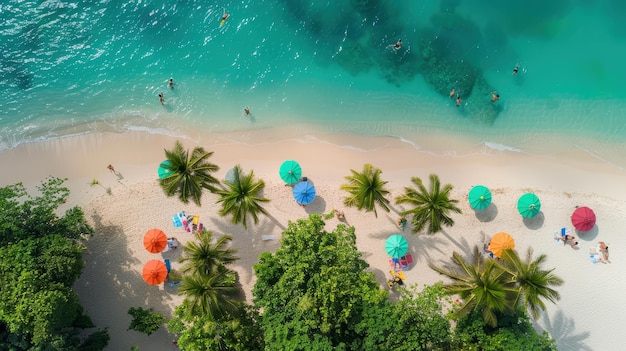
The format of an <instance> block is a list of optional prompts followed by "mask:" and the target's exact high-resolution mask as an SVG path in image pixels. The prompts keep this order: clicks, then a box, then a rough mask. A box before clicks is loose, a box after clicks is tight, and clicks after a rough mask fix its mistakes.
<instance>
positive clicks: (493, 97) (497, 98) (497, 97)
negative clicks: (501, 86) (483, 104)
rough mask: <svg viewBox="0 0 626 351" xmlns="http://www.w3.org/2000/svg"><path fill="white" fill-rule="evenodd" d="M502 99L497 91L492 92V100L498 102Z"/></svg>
mask: <svg viewBox="0 0 626 351" xmlns="http://www.w3.org/2000/svg"><path fill="white" fill-rule="evenodd" d="M498 100H500V94H498V93H496V92H495V91H492V92H491V102H496V101H498Z"/></svg>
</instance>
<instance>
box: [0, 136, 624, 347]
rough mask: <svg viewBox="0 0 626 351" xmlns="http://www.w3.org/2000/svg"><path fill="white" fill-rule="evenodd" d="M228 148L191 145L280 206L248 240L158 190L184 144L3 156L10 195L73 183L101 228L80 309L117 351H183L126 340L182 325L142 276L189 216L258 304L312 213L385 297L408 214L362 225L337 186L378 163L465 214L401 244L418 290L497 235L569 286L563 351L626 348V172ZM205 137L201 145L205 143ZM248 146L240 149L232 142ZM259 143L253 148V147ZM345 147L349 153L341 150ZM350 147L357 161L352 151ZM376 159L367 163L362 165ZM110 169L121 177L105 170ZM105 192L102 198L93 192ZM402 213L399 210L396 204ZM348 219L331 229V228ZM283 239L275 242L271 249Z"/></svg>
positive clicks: (82, 143)
mask: <svg viewBox="0 0 626 351" xmlns="http://www.w3.org/2000/svg"><path fill="white" fill-rule="evenodd" d="M238 133H239V134H238V135H237V137H236V138H234V137H233V138H230V136H229V135H227V134H221V135H219V136H217V135H210V134H201V135H198V137H197V138H196V140H197V141H192V140H182V142H183V144H184V145H185V146H186V147H189V148H193V147H195V146H203V147H205V149H206V150H207V151H213V152H214V155H213V156H212V157H211V159H210V160H211V162H213V163H215V164H217V165H219V166H220V168H221V169H220V171H219V172H218V174H217V176H218V177H219V178H222V179H223V177H224V175H225V173H226V172H227V171H228V169H230V168H231V167H233V166H234V165H236V164H239V165H241V166H242V167H243V169H244V171H249V170H251V169H252V170H254V172H255V175H256V176H257V177H260V178H262V179H263V180H264V181H265V182H266V188H265V192H264V196H265V197H267V198H269V199H270V200H271V202H270V203H269V204H268V205H267V207H266V209H267V210H268V211H269V213H270V214H271V217H270V218H266V217H262V218H261V221H260V223H259V224H258V225H253V224H251V225H249V227H248V230H244V229H243V227H242V226H240V225H232V224H231V223H230V221H229V219H225V218H221V217H220V216H219V215H218V214H217V212H218V206H216V205H215V204H214V202H215V200H216V196H215V195H212V194H209V193H207V194H206V195H205V196H204V197H203V203H202V207H201V208H198V207H196V206H194V205H183V204H182V203H180V202H179V200H178V199H177V198H175V197H173V198H167V197H166V196H165V195H164V194H163V191H162V190H161V188H160V187H159V185H158V182H157V180H156V179H157V167H158V165H159V163H160V162H161V161H162V160H163V159H164V154H163V149H164V148H171V147H172V146H173V144H174V141H175V140H176V139H175V138H173V137H167V136H161V135H152V134H148V133H144V132H126V133H123V134H109V133H107V134H88V135H82V136H75V137H68V138H62V139H57V140H52V141H46V142H40V143H31V144H24V145H21V146H19V147H17V148H15V149H12V150H5V151H2V152H0V163H1V164H4V165H15V166H14V167H5V168H4V169H3V173H2V176H1V179H2V184H1V185H2V186H5V185H8V184H12V183H15V182H18V181H22V182H24V183H25V184H26V185H27V186H28V187H29V188H30V187H31V186H34V185H37V184H38V183H39V181H41V180H42V179H44V178H45V177H46V176H49V175H52V176H58V177H63V178H68V179H69V181H68V183H67V185H68V186H69V187H70V189H71V190H72V194H71V197H70V199H69V201H68V203H67V204H66V205H64V206H74V205H79V206H81V207H83V208H84V210H85V213H86V217H87V218H88V220H89V222H90V223H91V224H92V225H93V226H94V227H95V229H96V234H95V235H94V236H93V237H92V238H91V239H90V240H89V241H88V243H87V246H88V250H87V252H86V254H85V256H84V257H85V260H86V267H85V269H84V271H83V275H82V276H81V278H80V279H79V280H78V281H77V283H76V289H77V291H78V293H79V295H80V299H81V303H82V304H83V305H84V306H85V308H86V312H87V313H88V314H89V315H90V316H91V317H92V319H93V321H94V322H95V324H96V325H97V326H98V327H101V328H103V327H107V328H108V329H109V333H110V335H111V341H110V344H109V347H108V348H107V350H115V351H117V350H129V349H130V347H131V346H132V345H139V347H140V349H141V350H169V349H171V350H175V349H176V347H175V346H173V345H172V343H171V341H172V340H173V338H174V336H173V335H170V334H168V332H167V331H166V330H165V328H161V329H159V330H158V331H157V332H156V333H154V334H152V335H151V336H145V335H143V334H140V333H138V332H135V331H127V328H128V325H129V323H130V320H131V318H130V316H129V315H128V314H127V310H128V309H129V308H130V307H137V306H141V307H144V308H150V307H151V308H154V309H155V310H156V311H159V312H162V313H163V314H164V315H166V316H168V317H170V316H171V313H172V311H173V309H174V307H175V306H176V305H177V304H178V303H180V302H181V301H182V298H181V297H180V296H178V295H177V293H176V290H175V288H170V287H164V286H163V285H161V286H149V285H147V284H146V283H145V282H144V281H143V280H142V277H141V268H142V266H143V265H144V264H145V263H146V262H147V261H149V260H150V259H163V258H170V259H171V260H172V262H173V266H174V268H176V266H177V265H178V263H177V262H176V259H177V257H178V256H179V255H180V254H181V251H182V250H181V249H178V250H172V251H168V252H165V253H161V254H151V253H149V252H147V251H146V250H145V249H144V247H143V235H144V233H145V232H146V231H147V230H149V229H151V228H160V229H162V230H164V231H165V232H166V233H167V235H168V236H173V237H176V238H177V239H178V240H179V241H180V242H181V243H185V242H187V241H188V240H193V236H192V235H191V234H189V233H187V232H185V231H184V230H183V229H180V228H174V226H173V224H172V222H171V217H172V215H174V214H175V213H177V212H180V211H183V210H184V211H185V212H186V213H187V214H197V215H199V216H200V222H202V223H203V224H204V225H205V226H206V227H207V228H208V229H209V230H211V231H213V232H214V233H218V234H224V233H227V234H231V235H232V236H233V238H234V239H233V246H234V247H235V248H236V249H237V250H238V256H239V258H240V260H239V261H237V263H236V264H235V266H234V269H235V270H236V271H237V272H238V274H239V278H240V281H241V284H242V285H243V287H244V289H245V291H246V297H247V299H248V300H251V298H252V296H251V293H250V291H251V289H252V287H253V286H254V282H255V277H254V274H253V269H252V266H253V265H254V264H255V262H256V261H257V257H258V255H259V254H260V253H262V252H264V251H268V250H270V251H271V250H274V249H276V248H277V247H278V246H279V244H280V242H279V240H278V239H279V238H280V235H281V232H282V230H283V229H284V228H285V227H286V226H287V223H288V221H289V220H295V219H297V218H301V217H303V216H306V215H308V214H309V213H328V212H330V211H331V210H332V209H333V208H338V209H341V210H342V211H344V213H345V221H346V222H347V223H348V224H349V225H353V226H355V228H356V234H357V245H358V248H359V249H360V250H361V251H362V253H363V257H364V259H365V260H366V261H367V262H368V263H369V265H370V270H371V271H372V272H374V273H375V274H376V277H377V280H378V281H379V283H380V284H381V286H382V287H384V288H386V284H385V280H386V279H387V277H388V276H389V273H388V272H389V264H388V259H389V257H388V256H387V254H386V252H385V249H384V243H385V240H386V238H387V237H388V236H389V235H390V234H394V233H398V232H400V229H399V228H398V226H397V225H396V222H397V220H398V218H399V215H398V214H397V213H398V212H399V211H401V210H402V208H401V207H399V206H397V205H395V204H394V205H393V211H392V212H391V213H385V212H383V211H379V213H378V217H377V218H376V217H375V216H374V214H373V213H364V212H359V211H357V210H356V209H351V208H345V207H344V206H343V204H342V202H343V194H342V193H341V192H340V191H339V185H340V184H342V183H343V181H344V176H346V175H348V174H349V170H350V169H356V170H361V169H362V166H363V164H364V163H371V164H373V165H374V166H375V167H378V168H380V169H381V170H382V171H383V175H382V176H383V179H385V180H387V181H388V182H389V183H388V189H389V190H390V191H391V193H392V196H391V197H390V199H391V198H395V197H396V196H397V195H399V194H400V193H402V190H403V187H404V186H409V185H410V177H413V176H418V177H421V178H422V179H425V180H427V178H428V175H429V174H431V173H435V174H437V175H439V177H440V179H441V182H442V183H443V184H445V183H450V184H452V185H453V186H454V190H453V197H454V198H456V199H458V200H459V201H460V202H459V206H460V207H461V209H462V210H463V214H461V215H455V216H454V217H453V218H454V220H455V222H456V223H455V225H454V226H453V227H451V228H445V229H444V231H443V232H442V233H437V234H434V235H427V234H419V235H414V234H411V233H410V228H407V229H406V231H404V232H403V235H404V236H405V237H406V238H407V239H408V241H409V244H410V252H411V254H412V255H413V258H414V261H415V262H414V265H413V267H412V268H411V269H410V270H409V271H407V272H406V275H407V281H406V283H408V284H420V285H423V284H432V283H434V282H436V281H438V280H440V279H441V277H440V276H439V275H438V274H437V273H435V272H434V271H432V270H430V269H429V268H428V266H427V263H428V262H429V261H432V262H436V263H442V262H444V261H447V260H448V258H449V257H450V256H451V254H452V252H453V251H458V252H462V253H465V254H469V253H470V252H471V249H472V247H473V246H474V245H480V246H482V244H483V243H486V242H488V241H489V237H491V236H492V235H493V234H495V233H497V232H500V231H505V232H508V233H510V234H511V235H512V236H513V237H514V239H515V242H516V249H518V250H519V252H520V253H525V250H526V248H527V247H528V246H532V247H533V249H534V250H535V253H536V254H542V253H545V254H547V255H548V260H547V267H554V268H555V272H556V274H557V275H559V276H560V277H561V278H563V279H564V280H565V284H564V285H563V286H562V287H560V288H558V290H559V292H560V293H561V297H562V298H561V301H559V302H558V304H556V305H552V304H549V305H548V311H547V312H546V313H545V314H544V315H543V316H542V317H541V319H539V320H538V321H537V325H538V326H539V327H540V328H544V329H545V330H547V331H548V332H549V333H550V334H551V336H552V337H553V338H555V339H556V340H557V344H558V348H559V350H609V349H611V347H610V346H607V345H610V341H614V340H617V339H619V338H620V337H619V335H620V334H619V333H620V332H621V327H620V326H621V323H620V322H619V321H620V320H621V316H622V315H624V314H625V313H626V306H624V304H622V303H620V299H621V292H622V291H623V289H624V288H626V276H625V275H623V274H621V273H622V272H623V271H624V270H625V269H626V253H625V252H624V250H623V248H624V247H626V236H625V235H624V230H625V228H626V187H624V186H623V183H624V179H625V176H626V172H625V171H624V170H623V169H620V168H617V167H615V166H611V165H609V164H607V163H604V162H602V161H600V160H598V159H595V158H593V157H591V156H590V155H588V154H586V153H584V152H582V151H580V150H576V149H570V151H567V152H564V153H560V154H558V155H550V156H544V157H537V156H529V155H525V154H522V153H516V152H509V151H494V150H492V149H485V148H480V147H477V150H476V152H475V153H472V154H467V155H445V156H440V155H433V154H429V153H425V152H421V151H419V150H417V149H416V148H414V147H413V146H411V145H409V144H406V143H403V142H401V141H399V140H397V139H393V138H384V137H355V136H346V135H328V136H326V138H325V140H327V141H319V140H315V139H313V138H311V139H310V140H300V141H298V140H281V139H280V138H278V137H274V135H275V134H274V135H267V136H264V135H263V133H265V131H250V132H238ZM194 137H195V136H194ZM230 139H232V140H238V142H232V141H229V140H230ZM244 139H247V140H249V142H241V140H244ZM341 145H344V146H341ZM348 146H349V147H348ZM364 150H368V151H364ZM286 159H295V160H297V161H298V162H299V163H300V164H301V166H302V168H303V170H304V175H305V176H307V177H308V178H309V179H310V180H311V181H312V182H313V183H314V184H315V186H316V188H317V197H316V199H315V200H314V202H313V203H312V204H311V205H309V206H307V207H306V208H302V207H300V206H298V205H297V204H296V203H295V201H294V200H293V197H292V194H291V188H290V187H285V186H284V184H283V182H282V181H281V179H280V178H279V176H278V168H279V166H280V164H281V163H282V162H283V161H284V160H286ZM108 164H112V165H113V166H114V167H115V169H116V171H117V172H118V173H117V174H113V173H111V172H109V171H108V170H107V169H106V167H107V165H108ZM94 178H96V179H98V180H99V182H100V185H96V186H91V185H90V184H91V182H92V180H93V179H94ZM477 184H482V185H485V186H487V187H489V188H490V189H491V191H492V193H493V204H492V205H491V206H490V207H489V208H488V209H487V210H485V211H482V212H475V211H474V210H472V209H471V208H470V206H469V204H468V203H467V201H466V196H467V192H468V191H469V189H470V188H471V187H472V186H473V185H477ZM528 191H532V192H534V193H535V194H537V195H538V196H539V198H540V200H541V203H542V207H541V213H540V214H539V215H538V216H536V217H535V218H533V219H523V218H522V217H521V216H520V215H519V214H518V212H517V208H516V203H517V199H518V197H519V196H521V195H522V194H524V193H525V192H528ZM394 203H395V202H394ZM575 206H588V207H590V208H592V209H593V210H594V212H595V214H596V216H597V225H596V226H595V227H594V228H593V229H592V230H591V231H589V232H587V233H584V234H580V235H579V234H578V233H575V232H574V235H575V236H576V237H577V238H578V240H579V242H580V244H579V248H578V249H573V248H571V247H569V246H563V245H560V244H557V243H556V241H555V240H554V239H553V234H554V233H555V232H557V231H558V230H559V229H560V228H561V227H567V228H569V229H573V227H572V224H571V222H570V215H571V213H572V212H573V210H574V209H575ZM337 223H338V222H337V220H336V219H331V220H329V221H327V225H328V226H329V228H331V227H332V226H334V225H336V224H337ZM262 235H275V236H276V238H277V239H276V240H262ZM600 240H602V241H605V242H606V243H607V244H608V246H609V247H610V248H611V251H610V252H611V257H610V258H611V263H609V264H602V263H596V264H594V263H592V261H591V260H590V258H589V254H588V251H589V248H590V247H595V245H596V244H597V242H598V241H600Z"/></svg>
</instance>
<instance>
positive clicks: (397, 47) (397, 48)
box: [387, 39, 402, 51]
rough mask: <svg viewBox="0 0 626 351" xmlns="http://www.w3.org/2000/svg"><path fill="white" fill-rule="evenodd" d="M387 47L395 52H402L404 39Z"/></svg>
mask: <svg viewBox="0 0 626 351" xmlns="http://www.w3.org/2000/svg"><path fill="white" fill-rule="evenodd" d="M387 47H388V48H390V49H391V50H393V51H398V50H400V48H402V39H398V41H397V42H396V43H395V44H389V45H387Z"/></svg>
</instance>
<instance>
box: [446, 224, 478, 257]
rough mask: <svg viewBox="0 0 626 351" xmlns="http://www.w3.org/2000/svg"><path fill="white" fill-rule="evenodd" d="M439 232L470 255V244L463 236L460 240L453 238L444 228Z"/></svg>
mask: <svg viewBox="0 0 626 351" xmlns="http://www.w3.org/2000/svg"><path fill="white" fill-rule="evenodd" d="M441 234H443V236H445V237H446V238H448V240H449V241H450V242H451V243H453V244H454V245H455V246H456V247H458V248H459V250H460V251H461V252H463V253H465V255H466V256H469V255H472V246H471V245H470V244H469V243H468V242H467V240H466V239H465V237H462V238H461V242H459V241H457V240H455V239H454V238H453V237H452V236H450V234H448V233H447V232H446V231H445V230H443V229H442V230H441Z"/></svg>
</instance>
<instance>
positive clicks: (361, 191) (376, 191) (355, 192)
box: [340, 163, 389, 217]
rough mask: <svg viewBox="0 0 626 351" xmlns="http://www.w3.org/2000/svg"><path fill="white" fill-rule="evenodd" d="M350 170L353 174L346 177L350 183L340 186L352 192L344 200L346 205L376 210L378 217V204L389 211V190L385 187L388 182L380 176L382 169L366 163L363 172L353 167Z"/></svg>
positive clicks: (368, 210)
mask: <svg viewBox="0 0 626 351" xmlns="http://www.w3.org/2000/svg"><path fill="white" fill-rule="evenodd" d="M350 172H352V175H350V176H346V177H345V179H346V180H347V181H348V183H347V184H343V185H341V186H340V189H341V190H345V191H347V192H348V193H349V194H350V195H349V196H348V197H346V198H345V200H344V201H343V203H344V205H346V206H348V207H356V208H357V209H359V210H363V209H365V211H366V212H372V211H374V215H375V216H376V217H378V213H377V212H376V204H378V206H380V207H382V209H383V210H385V211H386V212H389V200H387V198H386V196H387V195H389V191H387V189H385V185H386V184H387V182H386V181H384V180H382V179H381V177H380V175H381V174H382V171H381V170H380V169H378V168H375V167H374V166H372V165H371V164H369V163H366V164H365V165H363V171H362V172H361V173H359V172H357V171H355V170H353V169H351V170H350Z"/></svg>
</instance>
